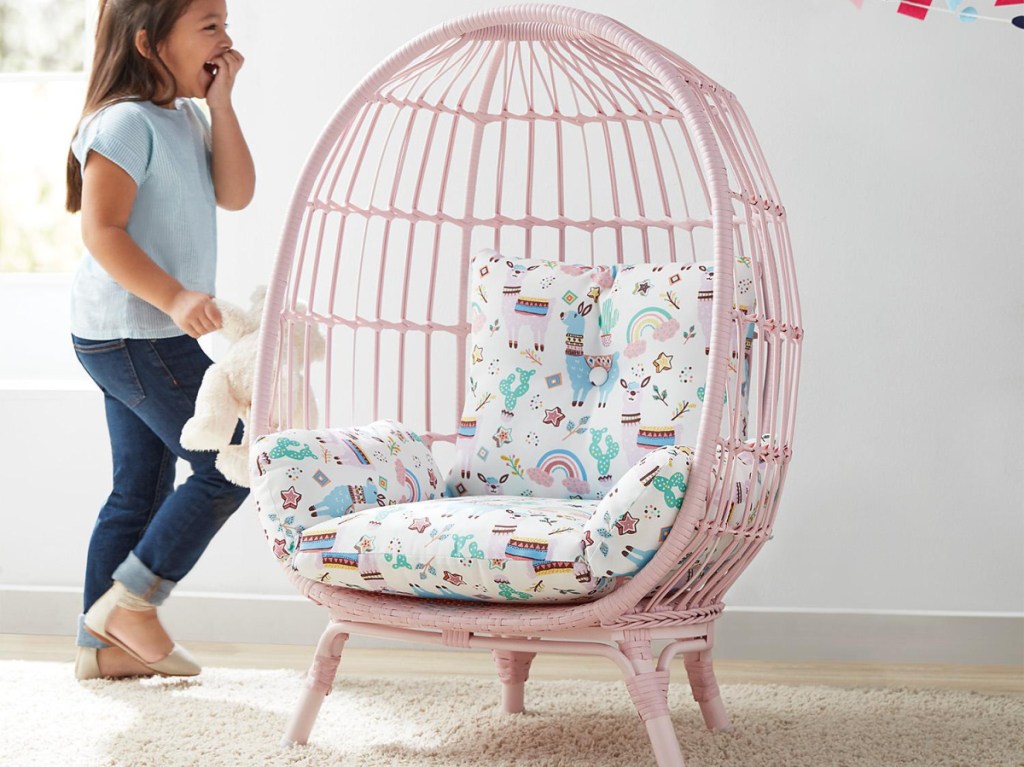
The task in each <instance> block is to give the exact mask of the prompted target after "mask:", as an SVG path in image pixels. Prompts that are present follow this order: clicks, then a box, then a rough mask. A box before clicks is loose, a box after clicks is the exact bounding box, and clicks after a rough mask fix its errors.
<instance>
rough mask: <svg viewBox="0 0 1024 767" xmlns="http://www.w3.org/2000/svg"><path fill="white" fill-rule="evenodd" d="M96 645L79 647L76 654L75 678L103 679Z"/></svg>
mask: <svg viewBox="0 0 1024 767" xmlns="http://www.w3.org/2000/svg"><path fill="white" fill-rule="evenodd" d="M102 678H103V675H102V674H100V664H99V662H98V661H97V660H96V648H95V647H79V648H78V652H77V653H76V654H75V679H79V680H82V679H102Z"/></svg>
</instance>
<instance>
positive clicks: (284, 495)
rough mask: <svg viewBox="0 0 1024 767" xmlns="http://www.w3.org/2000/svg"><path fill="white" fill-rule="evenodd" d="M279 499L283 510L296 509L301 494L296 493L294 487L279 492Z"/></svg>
mask: <svg viewBox="0 0 1024 767" xmlns="http://www.w3.org/2000/svg"><path fill="white" fill-rule="evenodd" d="M281 499H282V500H283V501H284V508H286V509H297V508H299V501H301V500H302V493H299V492H296V490H295V485H292V486H291V487H289V488H288V489H287V490H284V491H282V492H281Z"/></svg>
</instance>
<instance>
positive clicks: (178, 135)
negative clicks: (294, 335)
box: [71, 99, 217, 341]
mask: <svg viewBox="0 0 1024 767" xmlns="http://www.w3.org/2000/svg"><path fill="white" fill-rule="evenodd" d="M71 149H72V151H73V152H74V153H75V157H77V158H78V161H79V162H80V163H82V167H83V169H84V168H85V165H86V163H87V161H88V159H87V156H88V154H89V152H90V151H93V152H98V153H99V154H101V155H103V156H104V157H107V158H108V159H110V160H111V161H113V162H114V163H116V164H117V165H119V166H120V167H121V168H123V169H124V170H125V171H126V172H127V173H128V175H129V176H131V177H132V179H133V180H134V181H135V184H136V185H137V186H138V191H137V193H136V196H135V204H134V205H133V207H132V212H131V215H130V217H129V219H128V227H127V230H128V234H129V235H131V238H132V239H133V240H134V241H135V242H136V243H137V244H138V245H139V247H140V248H142V250H143V252H145V253H146V255H148V256H149V257H150V258H151V259H153V261H154V262H156V264H157V265H158V266H159V267H161V268H162V269H163V270H164V271H166V272H167V273H168V274H170V275H171V276H172V277H174V278H175V279H177V280H178V282H180V283H181V284H182V285H183V286H184V287H185V288H186V289H188V290H196V291H200V292H202V293H208V294H210V295H213V292H214V279H215V275H216V271H217V204H216V200H215V198H214V192H213V176H212V166H211V159H210V157H211V156H210V125H209V123H208V122H207V120H206V116H205V115H204V114H203V113H202V112H200V111H199V109H198V107H196V105H195V104H193V103H192V101H190V100H189V99H178V100H177V101H175V103H174V109H164V108H163V107H158V106H157V105H155V104H153V103H152V102H150V101H122V102H119V103H117V104H112V105H110V106H107V107H104V108H103V109H100V110H99V111H97V112H94V113H93V114H91V115H88V116H86V117H85V118H84V119H83V120H82V123H81V125H79V128H78V133H77V134H76V135H75V138H74V140H73V141H72V143H71ZM71 332H72V333H73V334H74V335H76V336H78V337H79V338H87V339H91V340H98V341H99V340H108V339H113V338H170V337H172V336H179V335H181V334H182V331H181V329H180V328H179V327H178V326H177V325H175V324H174V322H173V320H171V318H170V317H169V316H168V315H166V314H164V313H163V312H162V311H160V310H159V309H157V308H156V307H155V306H153V305H152V304H149V303H147V302H146V301H143V300H142V299H141V298H138V297H137V296H134V295H132V294H131V293H129V292H128V291H127V290H125V289H124V288H122V287H121V286H120V285H119V284H118V283H117V282H115V281H114V280H113V279H112V278H111V277H110V275H109V274H107V272H106V271H105V270H104V269H103V267H102V266H100V265H99V263H97V261H96V260H95V259H94V258H93V257H92V255H91V254H88V253H87V254H86V256H85V258H84V259H83V260H82V262H81V263H80V264H79V267H78V270H77V272H76V273H75V278H74V281H73V283H72V287H71Z"/></svg>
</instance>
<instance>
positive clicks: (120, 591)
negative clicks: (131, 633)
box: [76, 581, 202, 678]
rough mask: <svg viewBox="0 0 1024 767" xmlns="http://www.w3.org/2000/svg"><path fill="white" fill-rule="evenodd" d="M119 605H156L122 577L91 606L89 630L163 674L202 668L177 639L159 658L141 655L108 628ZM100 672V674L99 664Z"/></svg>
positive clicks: (187, 673) (194, 671)
mask: <svg viewBox="0 0 1024 767" xmlns="http://www.w3.org/2000/svg"><path fill="white" fill-rule="evenodd" d="M115 607H120V608H122V609H124V610H135V611H141V610H152V609H154V608H153V605H151V604H149V603H148V602H146V601H145V600H143V599H141V598H140V597H137V596H135V594H132V593H131V592H130V591H128V589H126V588H125V587H124V584H122V583H121V582H120V581H114V585H113V586H111V587H110V589H108V590H107V593H105V594H104V595H103V596H101V597H100V598H99V599H97V600H96V603H95V604H94V605H93V606H92V607H90V608H89V612H87V613H86V614H85V628H86V630H87V631H88V632H89V633H90V634H92V635H93V636H94V637H96V638H97V639H100V640H102V641H104V642H106V643H107V644H112V645H115V646H116V647H120V648H121V649H122V650H124V651H125V652H126V653H128V654H129V655H130V656H131V657H133V658H134V659H135V660H137V661H138V662H139V663H141V664H142V665H144V666H146V667H147V668H149V669H152V670H153V671H155V672H156V673H158V674H162V675H163V676H195V675H196V674H198V673H199V672H200V671H202V668H201V667H200V666H199V664H198V663H196V660H195V658H193V657H192V655H191V654H190V653H189V651H188V650H186V649H185V648H184V647H182V646H181V645H179V644H178V643H177V642H175V644H174V647H172V648H171V651H170V652H169V653H167V655H165V656H164V657H163V658H161V659H160V660H158V661H153V662H150V661H147V660H145V659H143V658H141V657H140V656H139V655H138V653H136V652H135V651H134V650H133V649H132V648H130V647H129V646H128V645H126V644H125V643H124V642H122V641H121V640H120V639H118V638H117V637H115V636H113V635H112V634H110V632H108V631H107V621H108V620H109V619H110V614H111V613H112V612H113V611H114V608H115ZM83 663H84V664H87V663H88V661H83ZM93 663H95V651H94V652H93ZM83 669H87V667H86V666H83ZM76 673H77V663H76ZM96 673H97V675H98V674H99V665H98V664H97V665H96ZM79 678H82V677H79ZM90 678H91V677H90Z"/></svg>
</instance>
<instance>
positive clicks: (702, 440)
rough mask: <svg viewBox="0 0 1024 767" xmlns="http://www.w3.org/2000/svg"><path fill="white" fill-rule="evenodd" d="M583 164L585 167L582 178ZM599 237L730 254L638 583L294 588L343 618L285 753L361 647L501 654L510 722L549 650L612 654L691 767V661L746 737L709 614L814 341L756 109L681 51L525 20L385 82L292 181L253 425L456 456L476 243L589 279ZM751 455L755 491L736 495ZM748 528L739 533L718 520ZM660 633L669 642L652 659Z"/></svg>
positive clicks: (375, 75) (667, 249) (771, 508)
mask: <svg viewBox="0 0 1024 767" xmlns="http://www.w3.org/2000/svg"><path fill="white" fill-rule="evenodd" d="M389 119H390V124H389V122H388V121H389ZM446 128H447V132H446V130H445V129H446ZM517 132H518V133H517ZM552 136H553V137H554V141H553V143H552V142H551V141H549V140H547V139H550V138H551V137H552ZM517 137H518V138H520V139H521V141H519V142H518V144H517V141H516V139H517ZM573 142H576V143H575V145H574V144H573ZM524 143H525V147H523V146H521V145H522V144H524ZM580 147H582V153H581V152H580V151H579V150H580ZM574 150H575V154H572V152H573V151H574ZM572 157H576V158H579V157H582V158H583V160H582V163H583V164H582V165H580V163H579V162H577V163H576V165H575V166H574V168H572V167H571V166H572V160H571V158H572ZM375 163H376V164H375ZM516 172H518V173H519V176H520V177H521V178H520V180H518V181H517V180H514V176H515V173H516ZM545 174H546V176H545ZM492 176H493V177H494V178H493V179H492ZM583 177H585V178H586V180H587V184H586V190H587V195H588V199H589V201H590V205H589V208H588V211H587V215H586V216H579V215H574V214H573V213H572V212H571V211H570V210H569V208H571V207H572V206H573V205H572V204H573V203H574V202H578V201H579V198H580V197H581V189H582V187H583V184H582V182H581V181H580V179H581V178H583ZM460 182H462V183H461V184H460ZM517 185H518V186H517ZM517 188H521V191H522V192H523V199H522V203H521V210H519V209H518V204H517V203H516V201H515V200H514V199H513V197H514V196H515V194H514V192H513V191H510V190H515V189H517ZM463 189H464V190H465V194H464V196H463V195H462V194H461V192H462V190H463ZM492 190H493V191H492ZM491 194H493V199H491V197H490V196H489V195H491ZM573 195H576V197H573ZM490 203H493V209H492V208H491V204H490ZM602 206H603V207H604V209H603V210H599V208H601V207H602ZM577 207H578V205H577ZM451 232H454V233H455V235H454V238H453V237H452V236H451V235H450V234H449V233H451ZM588 239H589V245H590V247H589V250H590V254H589V256H590V260H591V261H592V262H594V263H597V262H604V261H618V262H628V261H636V260H641V258H642V260H644V261H658V260H659V259H660V260H672V261H677V260H684V259H692V260H697V259H706V258H712V257H713V260H714V265H715V272H714V300H713V305H712V315H711V336H710V342H709V362H708V378H707V383H706V387H705V389H706V392H707V393H708V395H707V396H705V404H704V408H703V411H702V415H701V422H700V427H699V431H698V438H697V445H696V446H695V451H694V456H693V464H692V467H691V470H690V474H689V479H688V490H687V494H686V497H685V500H684V503H683V507H682V509H681V511H680V514H679V517H678V519H677V522H676V524H675V525H674V527H673V530H672V532H671V534H670V535H669V537H668V539H667V540H666V541H665V542H664V543H663V545H662V546H661V548H660V549H659V551H658V553H657V554H656V555H655V557H654V558H653V559H652V560H651V561H650V562H649V563H648V564H647V565H646V566H645V567H644V568H643V569H642V570H641V571H640V572H639V573H638V574H637V575H636V576H635V577H634V578H633V579H632V580H631V581H629V582H628V583H626V584H625V585H623V586H621V587H619V588H618V589H616V590H615V591H613V592H611V593H610V594H608V595H607V596H604V597H602V598H600V599H597V600H595V601H593V602H589V603H584V604H569V605H559V606H536V607H530V606H522V605H493V604H467V603H462V602H459V603H457V604H451V603H448V602H442V601H435V600H422V599H416V598H412V597H399V596H388V595H381V594H371V593H364V592H360V591H354V590H348V589H344V588H339V587H334V586H330V585H327V584H323V583H318V582H313V581H309V580H306V579H303V578H301V577H300V576H298V575H297V574H296V573H294V572H291V571H289V577H290V578H291V579H292V580H293V581H294V583H295V585H296V587H297V588H298V589H299V591H300V592H301V593H303V594H305V595H306V596H307V597H309V598H310V599H312V600H313V601H315V602H317V603H319V604H322V605H323V606H324V607H326V608H327V610H328V611H329V613H330V623H329V625H328V628H327V631H326V632H325V633H324V635H323V637H322V638H321V641H320V644H319V646H318V648H317V651H316V654H315V658H314V662H313V665H312V668H311V670H310V675H309V685H308V691H307V693H306V694H305V695H304V697H303V699H302V701H300V704H299V707H298V709H297V711H296V714H295V717H294V718H293V720H292V722H291V724H290V725H289V728H288V732H287V734H286V736H285V741H286V742H288V743H304V742H306V740H307V739H308V737H309V733H310V731H311V728H312V725H313V722H314V720H315V718H316V715H317V712H318V711H319V708H320V705H321V703H322V701H323V697H324V695H326V694H327V693H328V692H329V691H330V687H331V684H332V682H333V679H334V674H335V671H336V669H337V666H338V661H339V658H340V654H341V649H342V646H343V644H344V640H345V639H346V638H347V636H348V635H349V634H351V633H357V634H365V635H373V636H386V637H389V638H401V639H408V640H412V641H417V642H436V643H440V644H444V645H448V646H458V647H486V648H491V649H492V650H493V652H494V655H495V658H496V661H497V663H498V667H499V672H500V676H501V679H502V682H503V684H504V689H505V700H504V706H505V709H506V710H507V711H510V712H515V711H521V710H522V709H523V685H524V682H525V681H526V677H527V674H528V669H529V663H530V660H531V659H532V658H533V655H534V654H535V653H536V652H538V651H547V652H572V653H583V654H593V655H601V656H604V657H607V658H609V659H611V660H612V661H613V662H615V663H617V664H618V665H619V667H620V668H621V669H622V671H623V675H624V678H625V680H626V684H627V687H628V689H629V692H630V694H631V696H632V698H633V700H634V702H635V703H636V705H637V709H638V711H639V712H640V715H641V718H642V719H643V720H644V722H645V724H646V726H647V729H648V731H649V733H650V736H651V740H652V745H653V748H654V752H655V756H656V759H657V762H658V764H659V765H662V767H664V766H665V765H681V764H682V763H683V757H682V753H681V751H680V747H679V743H678V740H677V738H676V736H675V733H674V731H673V729H672V725H671V719H670V716H669V711H668V707H667V701H666V691H667V687H668V675H669V663H670V661H671V659H672V658H673V657H674V656H675V655H677V654H678V653H683V655H684V658H685V665H686V669H687V673H688V676H689V681H690V684H691V687H692V690H693V694H694V697H695V699H696V700H697V701H698V702H699V703H700V706H701V709H702V712H703V714H704V718H705V721H706V723H707V725H708V727H709V728H711V729H716V730H723V729H729V728H730V727H731V725H730V723H729V718H728V716H727V714H726V712H725V709H724V706H723V705H722V701H721V698H720V695H719V692H718V688H717V685H716V683H715V678H714V673H713V670H712V665H711V655H710V653H711V648H712V646H713V629H714V622H715V619H716V618H717V617H718V615H719V614H720V613H721V611H722V608H723V601H722V600H723V597H724V594H725V593H726V591H727V590H728V589H729V587H730V586H731V585H732V583H733V582H734V581H735V579H736V577H737V576H738V575H739V574H740V573H741V572H742V571H743V570H744V569H745V567H746V566H747V564H748V563H749V562H750V560H751V559H752V558H753V556H754V555H756V553H757V552H758V551H759V550H760V548H761V546H762V545H763V544H764V543H765V542H766V541H767V540H768V538H769V537H770V535H771V531H772V526H773V524H774V520H775V515H776V512H777V508H778V502H779V498H780V495H781V491H782V488H783V484H784V480H785V476H786V472H787V467H788V464H789V461H790V457H791V445H792V436H793V426H794V418H795V411H796V399H797V397H796V392H797V387H798V383H799V366H800V348H801V343H802V335H803V331H802V324H801V319H800V305H799V299H798V295H797V285H796V276H795V271H794V267H793V261H792V254H791V249H790V241H789V234H788V229H787V224H786V211H785V209H784V208H783V206H782V204H781V202H780V200H779V195H778V191H777V189H776V188H775V184H774V181H773V180H772V178H771V175H770V173H769V171H768V167H767V163H766V162H765V159H764V157H763V154H762V152H761V150H760V148H759V146H758V144H757V141H756V139H755V138H754V135H753V132H752V130H751V128H750V125H749V122H748V121H747V118H746V115H745V114H744V112H743V110H742V108H741V107H740V105H739V103H738V102H737V100H736V98H735V97H734V96H733V95H732V94H731V93H730V92H728V91H727V90H725V89H724V88H722V87H721V86H720V85H718V84H717V83H716V82H714V81H713V80H711V79H710V78H708V77H707V76H706V75H704V74H702V73H701V72H699V71H698V70H697V69H695V68H694V67H693V66H692V65H691V64H689V63H688V62H686V61H684V60H683V59H681V58H679V57H678V56H677V55H675V54H674V53H672V52H670V51H668V50H666V49H664V48H663V47H661V46H659V45H657V44H656V43H653V42H652V41H650V40H648V39H646V38H645V37H643V36H641V35H639V34H638V33H636V32H635V31H633V30H631V29H629V28H628V27H626V26H624V25H622V24H621V23H619V22H616V21H614V20H612V19H609V18H607V17H604V16H600V15H596V14H593V13H589V12H586V11H582V10H579V9H573V8H567V7H561V6H554V5H520V6H511V7H507V8H500V9H494V10H489V11H484V12H480V13H476V14H473V15H470V16H466V17H464V18H460V19H456V20H454V21H451V22H449V23H446V24H443V25H440V26H438V27H436V28H434V29H432V30H430V31H428V32H426V33H425V34H423V35H422V36H420V37H418V38H416V39H415V40H413V41H412V42H410V43H409V44H408V45H406V46H405V47H403V48H402V49H400V50H399V51H397V52H396V53H395V54H394V55H392V56H391V57H390V58H388V59H387V60H385V61H384V62H383V63H382V64H380V65H379V66H378V67H377V68H376V69H375V70H374V71H373V72H371V73H370V74H369V75H368V76H367V77H366V78H365V79H364V80H363V81H362V83H360V85H359V86H358V87H357V88H356V89H355V90H354V91H353V92H352V93H351V94H350V95H349V96H348V97H347V98H346V99H345V100H344V101H343V102H342V104H341V106H340V107H339V108H338V110H337V112H336V113H335V115H334V117H333V118H332V119H331V121H330V122H329V124H328V125H327V127H326V128H325V129H324V131H323V132H322V134H321V136H320V138H319V140H318V141H317V143H316V145H315V146H314V148H313V150H312V152H311V154H310V156H309V159H308V160H307V163H306V166H305V169H304V170H303V172H302V174H301V177H300V178H299V181H298V183H297V185H296V189H295V193H294V196H293V198H292V201H291V204H290V207H289V210H288V213H287V217H286V221H285V227H284V232H283V235H282V238H281V243H280V248H279V251H278V256H277V260H276V263H275V266H274V270H273V274H272V277H271V280H270V284H269V287H268V292H267V299H266V305H265V309H264V315H263V323H262V328H261V336H260V346H259V353H258V358H257V371H256V384H255V391H254V395H253V411H252V417H251V421H252V423H251V425H250V427H251V431H252V433H253V435H254V436H259V435H260V434H264V433H267V432H269V431H271V430H272V425H275V426H277V425H279V427H284V426H307V427H308V426H348V425H354V424H356V423H365V422H367V421H369V420H372V419H375V418H378V417H391V418H397V419H398V420H401V421H403V422H404V423H406V424H407V425H408V426H410V428H414V429H416V430H417V431H419V432H420V433H421V434H422V435H424V440H425V441H426V442H427V443H428V444H432V445H433V446H434V447H435V450H438V451H440V450H441V449H442V448H444V447H445V446H446V445H450V444H451V443H452V442H453V441H454V438H455V429H456V425H457V418H458V413H459V412H460V410H461V404H462V402H463V398H464V396H465V391H464V385H463V381H464V380H465V375H464V373H465V353H464V345H465V339H466V337H467V334H468V332H469V325H468V321H467V320H466V318H467V316H468V315H467V298H466V289H467V278H466V272H467V269H466V265H467V264H468V260H469V257H470V255H471V253H472V251H473V250H474V249H475V247H477V246H480V245H487V246H491V247H496V248H498V249H501V247H502V244H503V242H504V243H505V244H506V245H509V243H510V242H511V243H513V245H512V247H515V246H518V247H520V248H522V249H524V250H527V251H536V250H540V249H542V248H544V249H545V253H544V257H547V258H555V259H558V260H569V261H572V262H580V261H581V260H586V256H585V254H584V257H583V258H581V252H580V251H581V247H580V245H579V244H580V243H584V245H585V244H586V243H587V241H588ZM449 240H450V241H452V242H454V243H455V244H456V245H457V247H449V246H448V242H449ZM542 241H543V245H542ZM556 250H557V252H556ZM524 255H529V254H528V253H527V254H524ZM535 255H536V254H535ZM638 256H639V257H640V258H638ZM403 258H404V262H403V261H402V259H403ZM423 259H427V260H426V261H424V260H423ZM737 263H738V264H740V265H741V267H742V268H736V264H737ZM395 275H397V277H396V276H395ZM447 275H451V279H449V280H447V281H446V279H445V277H446V276H447ZM740 275H745V276H740ZM739 279H750V280H752V282H753V286H754V289H755V293H756V296H757V302H756V308H755V309H754V310H753V311H750V310H749V308H747V307H742V306H738V305H735V302H734V301H733V300H731V299H733V298H734V296H735V295H736V282H737V280H739ZM456 281H457V285H458V294H457V295H456V294H455V288H454V284H456ZM417 302H419V303H417ZM751 324H752V325H753V327H754V328H756V333H755V334H754V337H753V338H752V339H749V338H748V336H747V329H748V328H749V327H750V326H751ZM293 325H299V326H300V327H303V328H305V331H306V339H307V349H308V340H309V339H310V338H311V334H312V333H313V332H314V330H319V331H320V332H323V333H324V334H325V335H326V337H327V341H328V343H327V346H328V352H327V359H326V363H325V364H324V365H323V366H322V367H323V370H322V371H320V370H318V368H317V366H315V365H312V364H311V362H310V360H309V357H308V354H307V355H305V362H304V363H303V362H300V363H298V366H296V363H295V362H294V360H295V359H296V358H299V359H300V360H301V358H302V357H303V355H302V354H301V353H299V354H295V353H294V352H295V351H299V352H301V351H302V350H293V349H290V348H286V347H287V345H288V344H290V343H291V341H290V339H291V336H292V333H291V332H290V328H291V326H293ZM737 350H739V351H738V352H737ZM744 351H745V352H746V353H747V354H744ZM733 353H737V354H738V356H736V357H733V356H732V354H733ZM747 359H749V364H750V397H749V400H750V405H749V413H748V412H745V411H744V410H743V409H742V407H741V401H742V400H743V398H741V397H739V396H730V395H735V394H738V392H732V393H730V392H727V391H726V387H727V371H728V367H729V365H730V364H734V365H742V364H745V362H746V360H747ZM300 372H301V373H302V375H301V376H298V375H296V374H297V373H300ZM445 375H448V376H450V378H451V382H450V383H448V382H446V381H445V378H444V376H445ZM740 378H741V377H734V379H735V380H737V381H738V380H739V379H740ZM737 385H738V384H737ZM452 387H454V389H455V397H452V396H451V393H452ZM357 392H370V393H371V394H369V395H367V396H368V398H369V401H363V400H359V397H358V396H357ZM714 393H718V396H711V395H713V394H714ZM310 397H316V398H317V399H318V403H319V404H320V408H319V409H320V412H321V422H320V423H318V424H310V423H308V422H307V423H292V422H291V420H290V418H291V413H292V412H293V408H292V403H295V402H304V403H308V402H309V401H310ZM346 398H347V402H346ZM724 401H728V402H729V403H731V404H730V406H729V407H726V405H725V404H724ZM305 412H306V413H307V418H308V412H309V411H308V410H306V411H305ZM748 434H751V435H754V437H753V438H750V437H748ZM744 453H746V454H747V455H746V456H743V457H745V458H746V459H747V463H748V464H749V463H750V462H751V461H753V462H754V463H755V465H757V466H759V471H760V472H761V475H762V480H761V484H760V488H759V490H758V491H757V492H749V493H746V494H745V495H744V496H742V497H740V499H739V502H738V503H737V499H736V497H735V495H734V494H733V493H732V488H733V486H734V484H735V481H736V478H738V477H739V476H740V472H741V471H742V466H743V462H742V461H741V460H740V457H741V456H742V455H743V454H744ZM724 488H729V491H723V489H724ZM736 514H741V515H742V517H741V518H742V519H743V520H744V521H743V522H742V524H740V525H739V526H734V525H732V524H730V523H729V522H728V520H730V519H737V517H736V516H735V515H736ZM713 551H714V552H716V555H715V556H714V557H711V556H710V552H713ZM687 563H690V565H691V566H689V567H687ZM693 563H702V564H701V566H699V567H693V566H692V564H693ZM655 640H669V644H668V645H667V646H666V647H665V648H664V649H663V650H662V652H661V653H660V656H659V657H658V658H655V657H654V650H653V647H652V641H655Z"/></svg>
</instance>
